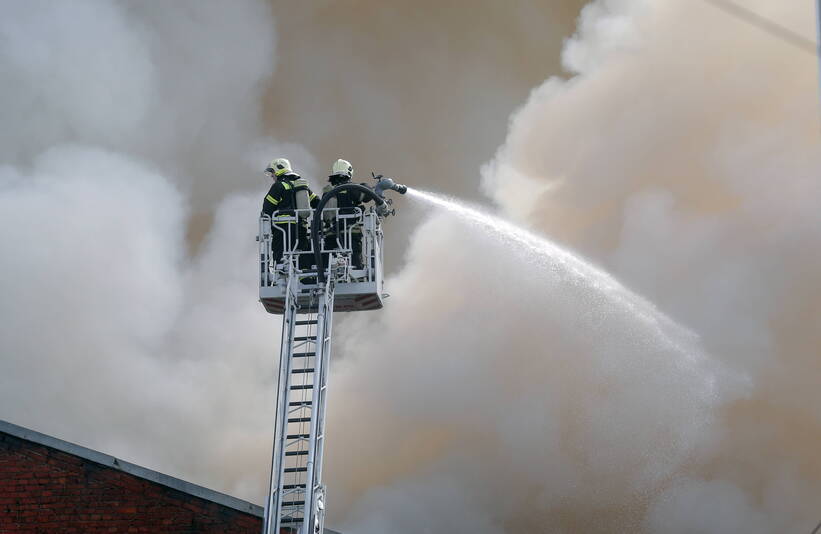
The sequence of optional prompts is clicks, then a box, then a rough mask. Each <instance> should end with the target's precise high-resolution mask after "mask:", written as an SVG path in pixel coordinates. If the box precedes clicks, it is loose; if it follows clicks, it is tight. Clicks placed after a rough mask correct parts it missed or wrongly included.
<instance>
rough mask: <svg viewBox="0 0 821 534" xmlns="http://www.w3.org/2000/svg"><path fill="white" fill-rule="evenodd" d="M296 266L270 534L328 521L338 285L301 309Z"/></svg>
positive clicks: (314, 531)
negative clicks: (325, 479)
mask: <svg viewBox="0 0 821 534" xmlns="http://www.w3.org/2000/svg"><path fill="white" fill-rule="evenodd" d="M288 263H289V264H290V267H289V272H288V278H287V280H288V281H287V286H286V299H285V310H284V313H283V322H282V347H281V352H280V364H279V387H278V389H277V412H276V413H277V415H276V417H277V419H276V424H275V430H274V454H273V458H272V461H271V477H270V489H269V494H268V500H267V501H266V503H265V517H264V521H265V525H264V528H263V532H264V534H280V533H284V532H287V533H293V534H320V533H321V532H322V529H323V528H324V527H323V524H324V519H325V486H324V485H323V484H322V456H323V451H324V445H325V407H326V392H327V380H328V361H329V359H330V356H331V327H332V322H333V321H332V319H333V308H334V281H333V277H329V279H328V281H327V283H326V284H325V285H324V286H320V287H318V288H316V289H313V290H311V299H310V300H311V302H310V304H309V305H308V307H307V308H305V307H304V306H303V307H302V308H300V305H299V303H298V300H297V298H296V290H297V287H298V285H299V284H298V282H297V277H298V275H297V273H296V271H295V268H294V265H293V263H294V262H288Z"/></svg>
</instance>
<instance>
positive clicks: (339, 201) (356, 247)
mask: <svg viewBox="0 0 821 534" xmlns="http://www.w3.org/2000/svg"><path fill="white" fill-rule="evenodd" d="M352 176H353V167H352V166H351V164H350V163H349V162H348V161H345V160H344V159H338V160H336V162H334V164H333V167H331V175H330V176H328V181H329V182H330V184H329V185H326V186H325V188H324V189H322V194H323V195H324V194H325V193H327V192H328V191H330V190H331V189H333V188H334V187H336V186H338V185H342V184H346V183H350V181H351V177H352ZM363 185H365V184H363ZM363 200H364V195H363V194H362V193H360V192H359V191H344V190H343V191H340V192H339V193H338V194H337V195H336V197H335V198H332V199H330V200H329V201H328V202H327V203H326V205H325V207H326V208H339V214H340V215H352V214H355V213H361V211H362V210H363V209H364V206H363V205H362V204H363ZM357 209H358V210H359V211H357ZM326 213H329V217H327V216H326V215H325V213H323V217H327V218H326V221H327V223H328V224H327V229H326V230H325V250H329V249H336V248H340V247H341V246H342V244H343V243H344V236H343V235H342V232H343V231H344V230H345V226H343V225H342V224H341V223H340V222H338V221H336V219H335V217H334V216H333V212H326ZM347 221H348V223H347V225H348V226H347V228H348V229H350V231H351V234H350V235H351V243H350V247H351V252H352V255H353V257H352V258H351V263H352V264H353V267H354V268H355V269H362V268H363V267H364V262H363V260H362V225H361V224H357V225H354V226H353V227H351V225H352V223H353V222H355V219H347Z"/></svg>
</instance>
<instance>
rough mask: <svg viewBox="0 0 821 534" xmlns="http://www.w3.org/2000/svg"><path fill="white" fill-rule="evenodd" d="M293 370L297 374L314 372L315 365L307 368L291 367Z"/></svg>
mask: <svg viewBox="0 0 821 534" xmlns="http://www.w3.org/2000/svg"><path fill="white" fill-rule="evenodd" d="M291 372H292V373H294V374H295V375H300V374H306V373H313V372H314V368H313V367H308V368H306V369H291Z"/></svg>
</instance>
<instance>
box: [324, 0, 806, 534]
mask: <svg viewBox="0 0 821 534" xmlns="http://www.w3.org/2000/svg"><path fill="white" fill-rule="evenodd" d="M746 5H748V6H749V8H751V9H754V10H756V11H757V12H759V13H761V14H762V15H764V16H766V17H768V18H770V19H773V20H775V21H777V22H778V23H779V24H782V25H785V26H788V27H791V28H794V30H795V31H799V32H803V33H804V34H806V35H807V36H811V35H812V28H811V25H810V22H811V21H812V19H813V17H812V15H813V14H812V7H811V6H810V5H806V6H803V7H799V6H796V5H786V4H783V3H779V2H769V1H763V0H762V1H758V2H753V3H747V4H746ZM563 59H564V64H565V67H566V68H567V69H568V70H569V71H571V72H573V73H574V74H575V75H574V76H573V77H572V78H571V79H570V80H561V79H558V78H554V79H551V80H548V81H547V82H545V83H544V84H543V85H542V86H541V87H539V88H538V89H537V90H535V91H534V93H533V94H532V96H531V98H530V100H529V101H528V103H527V105H526V106H525V107H523V108H522V109H521V110H519V111H518V112H517V114H516V115H515V117H514V120H513V122H512V125H511V129H510V131H509V133H508V138H507V140H506V142H505V144H504V145H503V147H502V148H501V149H500V151H499V153H498V154H497V156H496V158H495V159H494V160H493V161H492V163H491V164H490V165H489V166H487V167H486V168H485V170H484V186H485V190H486V191H487V192H488V193H489V194H491V195H492V196H493V198H494V199H495V200H496V201H497V202H499V203H500V204H501V205H502V206H503V207H504V209H505V210H506V212H507V213H508V214H509V215H510V216H511V217H513V218H515V219H518V220H521V221H524V222H525V223H527V224H528V225H530V226H532V227H534V228H536V229H538V230H540V231H542V232H544V233H545V234H547V235H551V236H555V237H556V238H558V239H560V240H561V241H563V242H565V243H567V244H568V245H570V246H572V247H573V248H575V249H577V250H581V251H583V252H584V253H585V255H587V256H588V257H590V258H593V259H594V260H595V261H597V262H598V263H599V264H601V265H603V266H605V267H606V268H607V269H608V270H610V271H611V272H613V273H615V274H616V275H617V276H618V277H619V278H620V279H622V280H624V281H626V282H627V283H628V284H629V285H630V286H631V287H633V288H635V289H637V290H638V291H639V292H640V293H641V294H643V295H646V296H648V297H649V298H650V299H651V300H652V301H653V302H656V303H658V304H659V305H660V307H661V308H662V309H663V310H664V311H666V312H668V313H669V314H671V315H672V316H673V317H675V318H676V319H677V320H679V321H680V322H681V323H682V324H685V325H687V326H688V327H690V328H692V329H693V330H694V331H695V332H696V333H697V334H698V336H699V339H700V342H699V343H700V344H702V345H703V347H704V348H705V350H706V351H707V353H708V354H709V357H708V360H707V361H708V362H710V363H708V364H706V366H705V367H704V368H702V369H701V370H700V371H698V372H693V373H689V374H688V373H684V372H682V370H681V369H677V363H676V362H677V361H678V360H679V359H680V358H681V356H679V355H676V354H674V353H673V354H665V353H664V352H658V351H657V348H655V347H654V345H653V344H652V343H649V342H648V341H647V340H649V339H650V338H646V337H645V336H646V333H643V332H642V331H641V330H640V329H639V330H638V331H636V330H635V329H634V327H632V326H631V323H630V321H628V320H624V322H622V319H620V315H619V314H618V313H615V312H604V310H601V309H600V306H601V305H600V304H598V303H597V302H596V301H595V300H591V301H585V300H584V299H585V293H583V292H578V293H577V292H574V290H573V289H572V288H570V287H567V286H561V287H552V286H551V285H550V284H547V285H545V283H544V282H543V281H542V282H539V281H537V280H538V277H537V276H536V274H535V273H533V272H532V271H531V268H530V267H529V266H528V265H518V266H513V265H511V264H510V262H511V260H510V259H509V258H507V259H502V258H503V257H504V254H505V253H504V251H503V250H500V249H499V247H498V246H496V245H493V244H492V243H490V242H488V241H487V239H481V238H479V237H475V236H474V235H473V234H474V233H473V231H471V229H469V228H463V227H461V225H460V224H459V223H458V222H457V221H456V220H453V219H451V218H435V219H433V220H431V221H429V222H428V223H427V224H426V225H425V226H423V227H422V228H421V229H420V230H419V232H418V234H417V235H416V236H415V239H414V243H413V247H412V248H411V251H410V253H409V257H408V264H407V265H406V267H405V268H404V269H403V271H402V272H401V274H400V275H399V277H398V278H396V279H395V280H393V281H392V292H393V297H392V299H393V300H392V302H391V308H390V309H389V310H388V312H387V313H385V314H384V315H383V316H381V317H380V326H381V328H382V329H384V332H385V333H380V334H378V335H377V336H376V338H377V340H378V342H369V340H368V337H369V336H370V334H369V335H368V336H355V337H354V339H353V340H352V341H351V342H349V343H348V344H346V345H345V350H346V351H347V352H348V353H349V354H350V358H351V361H350V362H348V363H347V367H346V368H345V370H343V371H342V373H341V374H340V375H339V376H340V378H339V379H338V380H337V382H336V388H337V391H339V393H338V394H339V395H344V396H345V397H346V398H347V397H351V398H363V397H364V398H365V399H367V400H368V401H369V402H364V401H362V404H361V411H359V412H357V415H359V414H368V417H367V418H366V420H368V422H369V423H372V421H373V419H376V420H377V421H379V422H380V423H381V422H382V421H383V420H385V419H387V420H389V421H391V422H392V424H393V425H397V426H399V427H400V428H401V431H400V432H398V433H393V434H386V435H373V434H369V435H368V439H366V440H363V443H361V444H359V446H360V447H361V448H365V449H366V450H367V451H368V452H367V457H368V458H384V457H386V456H389V455H391V454H393V452H392V451H393V450H394V449H397V450H399V451H401V450H402V444H403V442H406V441H408V442H414V441H417V440H419V439H421V436H430V439H429V441H428V442H429V443H431V444H433V446H437V447H439V454H438V456H437V455H434V456H431V455H430V453H429V452H428V453H426V454H425V455H424V456H422V457H421V458H409V457H408V456H407V455H404V454H401V452H400V453H399V454H398V455H397V456H398V457H399V461H398V462H397V464H396V465H395V470H394V471H393V472H386V470H385V469H384V468H382V469H380V470H377V471H376V472H374V473H373V481H372V482H370V483H369V485H370V486H371V487H369V488H362V487H361V486H360V485H359V484H358V483H357V482H356V481H353V482H350V483H349V485H350V487H352V488H354V489H355V490H357V491H362V493H363V497H362V498H361V499H360V500H359V502H358V503H357V504H354V505H353V506H352V512H350V513H349V515H348V524H349V525H351V527H352V528H354V531H362V532H382V531H386V530H388V529H391V528H392V529H393V531H396V532H413V531H414V528H419V525H420V524H425V523H424V521H425V520H427V521H428V522H429V523H430V528H433V530H434V531H441V532H454V531H458V532H489V533H490V532H494V533H495V532H507V531H528V532H534V531H545V532H580V531H583V532H628V531H630V532H635V531H646V532H682V533H683V532H739V533H740V532H784V531H810V530H811V529H812V528H813V527H814V526H815V524H816V523H817V522H818V520H819V517H818V511H817V510H818V506H817V505H818V501H817V496H818V495H819V494H821V462H819V459H818V456H817V453H816V449H817V447H816V445H817V443H818V439H819V436H820V435H821V421H820V420H819V419H818V416H817V413H816V412H817V411H816V410H814V407H815V406H817V405H818V403H819V400H821V399H819V391H818V388H817V384H816V380H814V379H813V377H817V376H818V373H819V372H821V364H819V359H818V355H819V353H818V347H819V346H821V345H820V344H819V342H821V338H819V334H818V332H819V319H818V318H819V313H818V310H819V307H821V293H819V290H818V288H819V287H821V278H820V277H819V273H821V256H819V253H818V250H821V217H819V215H818V214H819V211H818V209H817V199H818V198H819V193H821V190H819V187H821V182H820V181H819V179H818V177H819V176H821V150H820V149H819V148H821V147H819V133H818V127H819V124H818V108H817V94H818V93H817V91H818V87H817V71H816V62H815V61H814V60H813V57H812V56H811V55H808V54H806V53H804V52H803V51H801V50H799V49H796V48H794V47H792V46H791V45H790V44H788V43H784V42H781V41H779V40H778V39H777V38H774V37H773V36H771V35H769V34H767V33H766V32H763V31H762V30H761V29H760V28H756V27H754V26H750V25H748V24H747V23H745V22H743V21H740V20H737V19H734V18H732V17H728V15H727V14H726V13H725V12H723V11H720V10H716V9H715V8H714V7H712V6H710V5H709V4H706V3H692V2H684V1H668V2H659V3H649V2H641V1H622V2H616V1H612V2H607V1H601V2H594V3H592V4H591V5H590V6H588V7H587V8H585V10H584V12H583V16H582V19H581V21H580V27H579V31H578V33H577V35H576V36H575V38H574V39H573V40H572V41H570V42H569V43H568V44H567V46H566V47H565V49H564V53H563ZM573 302H577V306H578V307H577V308H574V307H573V304H572V303H573ZM557 310H558V311H557ZM603 312H604V313H603ZM633 336H636V338H635V339H634V338H633ZM631 339H632V340H633V341H630V340H631ZM641 339H645V340H646V341H645V342H641V341H640V340H641ZM690 350H694V348H693V347H691V348H690V349H687V352H689V351H690ZM383 362H384V363H383ZM371 368H373V369H375V370H376V371H375V372H374V373H369V374H367V375H366V376H365V377H361V376H358V375H355V374H354V370H361V369H371ZM722 368H723V369H725V370H727V372H724V371H722V370H721V369H722ZM385 376H387V377H389V381H390V385H389V386H378V385H376V386H375V385H373V382H376V383H378V382H379V381H380V380H382V379H383V377H385ZM442 376H445V377H447V380H442ZM705 384H710V387H711V388H713V391H714V393H715V394H716V396H715V397H711V398H709V400H707V401H706V402H699V401H698V397H697V396H693V397H691V396H689V395H691V394H692V395H695V394H696V392H697V391H698V389H699V388H700V387H702V386H704V385H705ZM383 388H385V389H384V390H383ZM639 399H640V400H639ZM374 407H376V409H374ZM337 409H338V408H337ZM337 424H338V423H337ZM345 424H346V425H345V429H344V433H343V431H342V430H341V429H338V430H337V431H336V435H337V436H345V437H346V438H347V437H348V436H359V435H363V434H366V430H365V426H364V423H360V422H359V421H358V420H356V419H353V416H351V418H350V419H349V420H347V421H345ZM690 425H692V426H690ZM373 427H375V428H378V427H379V425H378V424H377V425H374V426H373ZM373 427H372V428H373ZM655 432H658V433H659V434H658V435H662V436H663V435H665V434H666V435H667V436H668V440H666V441H665V440H664V439H659V440H657V439H656V438H655V437H654V436H656V434H654V433H655ZM338 439H343V438H341V437H340V438H338ZM344 441H345V444H346V445H347V446H349V448H351V449H352V448H353V447H354V446H355V442H351V441H349V440H348V439H345V440H344ZM343 449H344V448H343ZM333 454H334V455H335V456H336V457H337V459H336V462H332V463H331V465H333V466H336V467H332V468H331V472H332V473H333V474H334V476H336V477H339V478H340V479H343V480H345V479H347V478H348V477H350V478H356V477H357V474H358V473H360V470H353V471H348V470H347V469H342V468H341V466H342V465H344V464H345V461H344V460H343V459H342V458H341V457H339V455H342V454H343V453H342V452H339V449H337V450H336V452H334V453H333ZM362 470H363V471H367V466H362ZM420 503H421V504H420ZM420 518H424V520H420Z"/></svg>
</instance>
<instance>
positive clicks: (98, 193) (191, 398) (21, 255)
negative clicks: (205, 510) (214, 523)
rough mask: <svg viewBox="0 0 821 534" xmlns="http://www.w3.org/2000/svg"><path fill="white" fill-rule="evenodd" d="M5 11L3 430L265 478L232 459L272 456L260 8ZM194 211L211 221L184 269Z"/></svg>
mask: <svg viewBox="0 0 821 534" xmlns="http://www.w3.org/2000/svg"><path fill="white" fill-rule="evenodd" d="M2 12H3V17H2V18H0V72H2V84H0V115H2V117H3V119H2V121H1V124H2V126H0V138H1V139H2V142H0V247H2V250H3V253H2V255H1V256H0V272H2V278H1V279H0V291H2V293H3V299H2V300H1V301H0V340H2V341H0V352H2V360H1V362H2V363H1V364H0V365H1V367H0V407H1V408H0V417H2V418H3V419H7V420H10V421H13V422H15V423H19V424H22V425H25V426H28V427H31V428H34V429H37V430H41V431H44V432H47V433H49V434H52V435H56V436H59V437H61V438H64V439H68V440H71V441H75V442H78V443H81V444H83V445H87V446H91V447H93V448H96V449H98V450H102V451H106V452H109V453H111V454H116V455H121V456H123V457H125V458H129V459H131V460H133V461H136V462H138V463H141V464H143V465H147V466H150V467H152V468H156V469H158V470H160V471H164V472H167V473H170V474H175V475H179V476H184V477H185V478H187V479H192V480H194V481H197V482H200V483H203V484H206V485H209V486H212V487H216V488H218V489H222V490H225V491H229V492H231V493H235V494H239V495H243V496H252V495H256V494H257V493H258V491H259V487H260V486H261V485H262V483H263V480H264V479H265V475H264V468H258V467H257V466H254V465H253V464H252V463H251V462H248V463H247V464H245V465H243V464H242V462H243V461H244V459H245V458H248V457H254V458H264V457H265V456H266V455H267V454H268V453H266V450H267V449H268V444H267V441H268V440H269V439H270V431H269V430H268V427H270V415H269V413H268V410H266V407H267V406H270V402H271V398H272V396H273V393H272V389H271V388H270V381H271V380H272V377H273V369H272V366H271V359H272V354H271V352H272V347H273V344H272V340H273V339H274V337H275V336H274V335H272V334H271V332H272V331H273V330H272V329H275V328H276V321H273V322H272V320H270V319H269V318H268V317H265V316H264V314H260V313H258V311H259V310H258V309H257V307H256V306H255V303H254V297H253V295H254V292H255V280H254V275H253V272H252V271H250V270H248V269H247V265H252V264H253V258H254V252H255V244H254V242H253V232H254V228H255V225H256V214H257V213H258V209H259V199H258V198H257V196H258V189H260V187H264V185H263V184H264V182H263V180H262V176H261V175H260V174H259V169H261V168H263V167H262V165H263V164H264V162H265V161H266V160H267V159H268V158H270V157H271V155H270V154H271V153H272V152H274V150H277V151H279V150H283V149H284V148H283V147H282V146H277V145H276V144H275V143H274V142H273V141H271V140H270V139H267V138H265V137H264V136H263V135H262V133H263V132H262V125H261V124H260V123H259V120H258V119H257V117H258V116H259V114H260V100H261V94H262V91H263V89H264V87H265V84H267V83H268V81H269V78H270V76H271V74H272V72H273V68H274V34H273V31H272V24H271V20H272V13H271V11H270V9H269V7H268V6H266V5H265V4H264V3H261V2H255V1H242V2H231V3H230V4H228V3H219V2H210V3H203V2H198V1H182V2H174V3H169V4H163V5H162V6H158V5H155V4H150V5H149V4H140V3H134V2H109V1H94V0H85V1H78V2H49V1H44V2H3V7H2ZM287 148H288V151H289V153H291V154H294V156H295V157H296V158H299V159H301V160H303V161H307V159H306V158H305V157H300V154H299V150H301V149H299V147H287ZM301 152H302V153H303V154H304V152H305V151H304V150H302V151H301ZM229 191H233V192H234V193H233V194H230V195H228V194H227V193H228V192H229ZM243 191H244V192H243ZM249 191H253V193H254V194H253V195H252V196H249V195H248V192H249ZM192 206H194V207H195V209H197V210H205V209H209V208H212V209H213V213H214V215H213V219H214V224H213V230H212V231H211V233H210V234H209V235H208V237H207V238H206V240H205V241H204V243H203V244H202V246H201V248H200V253H199V254H198V255H197V256H195V257H190V256H189V255H188V254H187V244H186V227H187V225H188V223H189V217H190V214H191V209H192ZM249 262H250V263H249ZM249 385H250V386H251V387H249ZM238 390H241V391H246V392H248V394H244V395H238V394H237V391H238Z"/></svg>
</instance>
